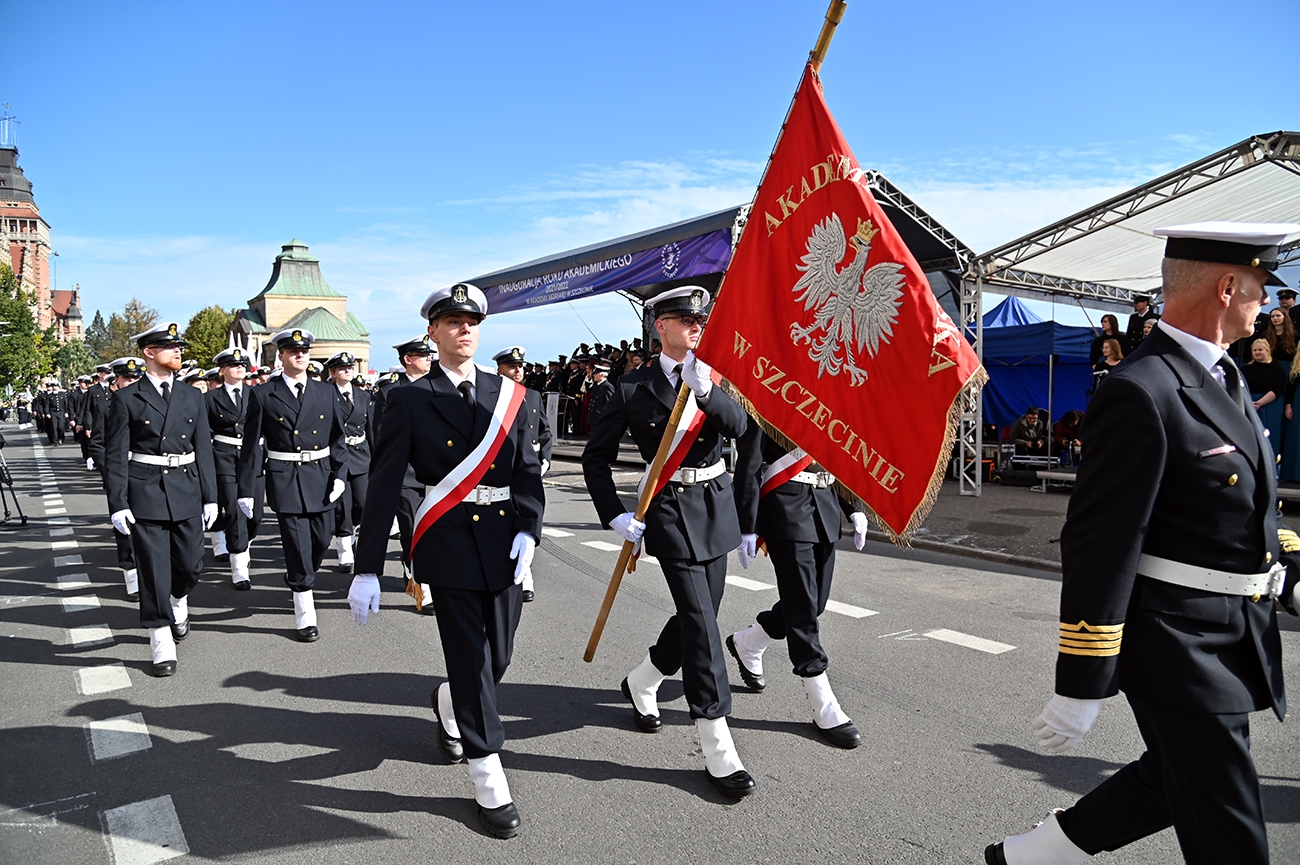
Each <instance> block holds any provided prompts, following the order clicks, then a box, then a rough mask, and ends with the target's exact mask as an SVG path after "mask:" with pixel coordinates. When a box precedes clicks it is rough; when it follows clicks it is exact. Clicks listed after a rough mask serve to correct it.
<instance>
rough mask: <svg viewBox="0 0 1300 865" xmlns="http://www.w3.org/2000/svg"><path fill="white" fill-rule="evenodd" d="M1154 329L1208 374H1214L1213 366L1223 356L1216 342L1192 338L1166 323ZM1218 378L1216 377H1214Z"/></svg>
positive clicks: (1221, 347)
mask: <svg viewBox="0 0 1300 865" xmlns="http://www.w3.org/2000/svg"><path fill="white" fill-rule="evenodd" d="M1156 327H1158V328H1160V330H1161V331H1162V332H1164V333H1166V334H1168V336H1169V338H1170V339H1172V340H1173V341H1174V342H1176V343H1178V344H1179V345H1181V346H1182V347H1183V350H1184V351H1186V352H1187V353H1188V354H1190V355H1191V356H1192V357H1193V358H1195V359H1196V362H1197V363H1199V364H1200V365H1201V366H1203V367H1205V369H1206V370H1207V371H1209V372H1214V370H1215V365H1216V364H1217V363H1218V362H1219V361H1220V360H1221V359H1222V358H1223V357H1224V356H1225V353H1224V350H1223V346H1221V345H1219V344H1218V343H1217V342H1210V341H1209V340H1208V339H1201V338H1200V337H1199V336H1192V335H1191V334H1190V333H1188V332H1187V331H1184V330H1179V329H1178V328H1176V327H1174V326H1173V325H1172V324H1170V323H1169V322H1167V321H1161V322H1160V323H1159V324H1157V325H1156ZM1215 378H1218V376H1215Z"/></svg>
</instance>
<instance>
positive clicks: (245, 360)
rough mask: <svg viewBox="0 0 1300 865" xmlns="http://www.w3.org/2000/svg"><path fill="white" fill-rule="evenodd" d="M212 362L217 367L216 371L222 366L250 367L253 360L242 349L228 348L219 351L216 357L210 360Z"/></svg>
mask: <svg viewBox="0 0 1300 865" xmlns="http://www.w3.org/2000/svg"><path fill="white" fill-rule="evenodd" d="M212 362H213V363H215V364H216V365H217V368H218V369H220V368H221V367H223V366H243V367H251V366H252V365H253V359H252V358H250V357H249V356H248V352H246V351H244V350H243V349H242V348H228V349H225V350H224V351H219V352H217V356H216V357H214V358H213V359H212Z"/></svg>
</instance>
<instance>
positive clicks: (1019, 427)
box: [1011, 406, 1047, 457]
mask: <svg viewBox="0 0 1300 865" xmlns="http://www.w3.org/2000/svg"><path fill="white" fill-rule="evenodd" d="M1011 441H1013V442H1014V443H1015V445H1016V455H1017V456H1037V457H1045V456H1047V427H1046V425H1044V424H1041V423H1039V421H1038V409H1036V408H1034V407H1033V406H1030V407H1029V408H1027V409H1025V413H1024V415H1023V416H1022V417H1020V418H1017V419H1016V422H1015V423H1013V424H1012V425H1011Z"/></svg>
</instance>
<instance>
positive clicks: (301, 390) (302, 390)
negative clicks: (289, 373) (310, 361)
mask: <svg viewBox="0 0 1300 865" xmlns="http://www.w3.org/2000/svg"><path fill="white" fill-rule="evenodd" d="M294 387H296V388H298V405H302V395H303V393H305V392H306V390H307V385H305V384H303V383H302V382H298V383H297V384H295V385H294Z"/></svg>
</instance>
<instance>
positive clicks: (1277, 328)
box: [1247, 309, 1296, 375]
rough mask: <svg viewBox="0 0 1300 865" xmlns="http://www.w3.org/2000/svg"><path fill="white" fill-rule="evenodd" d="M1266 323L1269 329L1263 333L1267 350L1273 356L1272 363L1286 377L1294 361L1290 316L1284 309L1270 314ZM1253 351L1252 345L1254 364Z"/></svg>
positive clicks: (1293, 332)
mask: <svg viewBox="0 0 1300 865" xmlns="http://www.w3.org/2000/svg"><path fill="white" fill-rule="evenodd" d="M1268 322H1269V328H1268V330H1267V331H1265V333H1264V338H1265V339H1267V340H1268V349H1269V352H1270V353H1271V354H1272V355H1273V360H1274V362H1276V363H1277V364H1278V365H1279V366H1281V367H1282V374H1283V375H1286V374H1287V373H1288V372H1289V371H1290V369H1291V361H1292V360H1294V359H1295V348H1296V335H1295V325H1293V324H1292V323H1291V316H1289V315H1287V314H1286V310H1284V309H1275V310H1273V311H1272V312H1270V313H1269V314H1268ZM1254 350H1255V346H1254V344H1253V343H1252V344H1251V353H1252V357H1251V360H1252V362H1254ZM1247 366H1249V364H1247Z"/></svg>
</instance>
